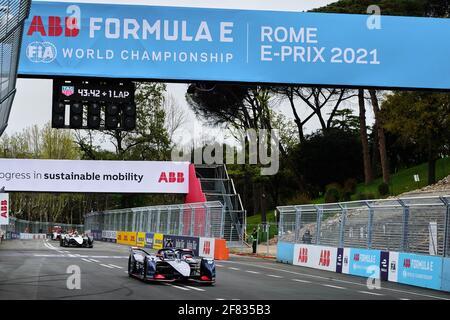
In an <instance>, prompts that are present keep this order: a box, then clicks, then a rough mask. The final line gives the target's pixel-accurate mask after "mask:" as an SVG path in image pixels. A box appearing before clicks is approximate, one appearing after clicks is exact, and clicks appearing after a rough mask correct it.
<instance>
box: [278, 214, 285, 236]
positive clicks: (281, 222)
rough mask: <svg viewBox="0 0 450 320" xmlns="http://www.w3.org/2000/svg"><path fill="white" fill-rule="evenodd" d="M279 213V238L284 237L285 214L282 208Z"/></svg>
mask: <svg viewBox="0 0 450 320" xmlns="http://www.w3.org/2000/svg"><path fill="white" fill-rule="evenodd" d="M278 212H279V214H280V222H279V225H278V239H282V237H283V234H284V221H283V220H284V215H283V211H282V210H278Z"/></svg>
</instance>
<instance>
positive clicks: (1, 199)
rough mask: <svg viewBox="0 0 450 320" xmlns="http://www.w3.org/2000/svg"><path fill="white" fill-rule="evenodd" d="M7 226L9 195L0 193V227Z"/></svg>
mask: <svg viewBox="0 0 450 320" xmlns="http://www.w3.org/2000/svg"><path fill="white" fill-rule="evenodd" d="M8 224H9V194H7V193H0V226H1V225H8Z"/></svg>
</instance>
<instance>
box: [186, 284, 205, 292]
mask: <svg viewBox="0 0 450 320" xmlns="http://www.w3.org/2000/svg"><path fill="white" fill-rule="evenodd" d="M183 287H185V288H189V289H192V290H195V291H205V289H202V288H196V287H191V286H187V285H183Z"/></svg>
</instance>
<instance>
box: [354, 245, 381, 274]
mask: <svg viewBox="0 0 450 320" xmlns="http://www.w3.org/2000/svg"><path fill="white" fill-rule="evenodd" d="M349 263H350V265H349V273H350V274H352V275H355V276H361V277H372V278H376V279H379V278H380V250H369V249H353V248H352V249H350V261H349Z"/></svg>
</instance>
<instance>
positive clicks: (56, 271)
mask: <svg viewBox="0 0 450 320" xmlns="http://www.w3.org/2000/svg"><path fill="white" fill-rule="evenodd" d="M127 259H128V247H127V246H122V245H117V244H113V243H103V242H95V243H94V248H92V249H89V248H61V247H59V243H58V242H54V241H51V240H11V241H6V242H3V243H2V244H0V299H32V300H34V299H61V300H67V299H69V300H73V299H80V300H83V299H90V300H91V299H112V300H126V299H132V300H139V299H151V300H155V299H164V300H172V299H176V300H260V299H262V300H267V299H271V300H278V299H283V300H293V299H294V300H310V299H314V300H328V299H333V300H336V299H338V300H399V299H400V300H417V299H419V300H425V299H426V300H428V299H433V300H436V299H437V300H450V294H447V293H444V292H439V291H434V290H426V289H422V288H416V287H411V286H405V285H400V284H395V283H386V282H382V283H381V289H374V290H370V289H369V288H368V287H367V285H366V281H367V280H366V279H364V278H360V277H353V276H348V275H341V274H335V273H331V272H326V271H319V270H313V269H309V268H301V267H297V266H291V265H285V264H280V263H276V262H274V261H271V260H264V259H257V258H253V257H241V256H231V257H230V260H228V261H216V264H217V283H216V285H215V286H202V285H199V284H196V283H194V284H190V283H189V284H162V283H157V284H154V283H144V282H142V281H139V280H137V279H133V278H129V277H128V275H127V271H126V270H127V263H128V260H127ZM73 265H76V266H79V268H80V270H81V288H80V289H72V290H70V289H68V288H67V280H68V277H69V276H70V275H71V274H69V273H67V269H68V267H69V266H73Z"/></svg>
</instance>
